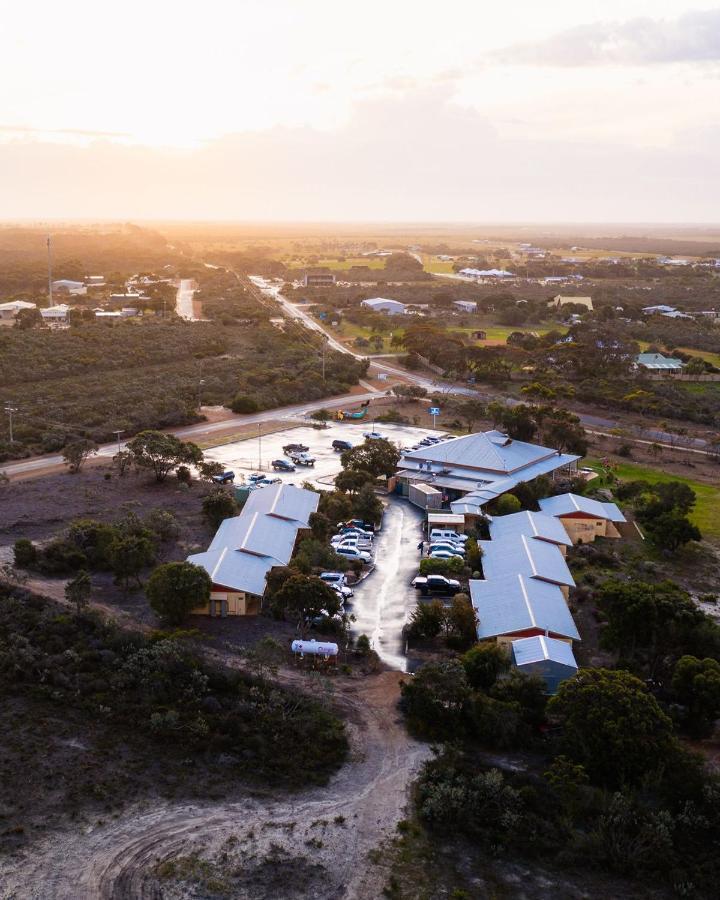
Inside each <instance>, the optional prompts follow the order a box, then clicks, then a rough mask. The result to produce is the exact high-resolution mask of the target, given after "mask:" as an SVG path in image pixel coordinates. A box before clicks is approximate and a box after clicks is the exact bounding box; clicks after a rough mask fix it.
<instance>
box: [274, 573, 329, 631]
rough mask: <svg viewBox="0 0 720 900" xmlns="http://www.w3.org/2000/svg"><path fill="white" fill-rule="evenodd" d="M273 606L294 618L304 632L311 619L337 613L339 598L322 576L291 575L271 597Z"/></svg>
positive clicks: (299, 628)
mask: <svg viewBox="0 0 720 900" xmlns="http://www.w3.org/2000/svg"><path fill="white" fill-rule="evenodd" d="M273 607H274V608H275V609H277V610H279V611H282V612H283V613H284V614H286V615H289V616H291V617H292V618H294V619H295V621H296V622H297V627H298V630H299V631H300V633H301V634H304V633H305V628H306V625H307V623H308V622H309V621H310V620H311V619H315V618H317V617H319V616H321V615H328V616H335V615H337V614H338V613H339V612H340V598H339V597H338V595H337V593H336V592H335V591H334V590H333V589H332V588H331V587H330V586H329V585H328V584H326V582H324V581H323V580H322V578H317V577H316V576H314V575H292V576H291V577H290V578H288V579H287V581H285V583H284V584H283V586H282V587H281V588H280V590H279V591H278V592H277V593H276V594H275V596H274V597H273Z"/></svg>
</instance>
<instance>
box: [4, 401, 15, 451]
mask: <svg viewBox="0 0 720 900" xmlns="http://www.w3.org/2000/svg"><path fill="white" fill-rule="evenodd" d="M17 411H18V410H17V406H10V405H9V404H8V405H7V406H6V407H5V412H6V413H7V414H8V418H9V420H10V443H11V444H12V443H13V421H12V417H13V413H16V412H17Z"/></svg>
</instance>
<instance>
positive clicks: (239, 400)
mask: <svg viewBox="0 0 720 900" xmlns="http://www.w3.org/2000/svg"><path fill="white" fill-rule="evenodd" d="M230 409H231V410H232V411H233V412H234V413H240V414H242V413H254V412H257V411H258V410H259V409H260V406H259V404H258V402H257V400H255V398H254V397H249V396H248V395H247V394H236V395H235V396H234V397H233V399H232V402H231V403H230Z"/></svg>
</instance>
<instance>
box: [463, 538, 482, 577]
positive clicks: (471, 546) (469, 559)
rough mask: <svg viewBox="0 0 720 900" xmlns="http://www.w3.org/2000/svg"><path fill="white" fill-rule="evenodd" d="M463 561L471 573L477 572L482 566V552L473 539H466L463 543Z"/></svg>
mask: <svg viewBox="0 0 720 900" xmlns="http://www.w3.org/2000/svg"><path fill="white" fill-rule="evenodd" d="M465 561H466V563H467V565H468V568H470V569H472V571H473V572H478V571H479V570H480V566H481V565H482V550H481V549H480V545H479V544H478V542H477V540H476V539H475V538H468V539H467V541H465Z"/></svg>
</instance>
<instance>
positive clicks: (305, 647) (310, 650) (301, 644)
mask: <svg viewBox="0 0 720 900" xmlns="http://www.w3.org/2000/svg"><path fill="white" fill-rule="evenodd" d="M291 650H292V652H293V653H307V654H308V655H309V656H337V654H338V645H337V644H330V643H327V642H325V641H293V642H292V646H291Z"/></svg>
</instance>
